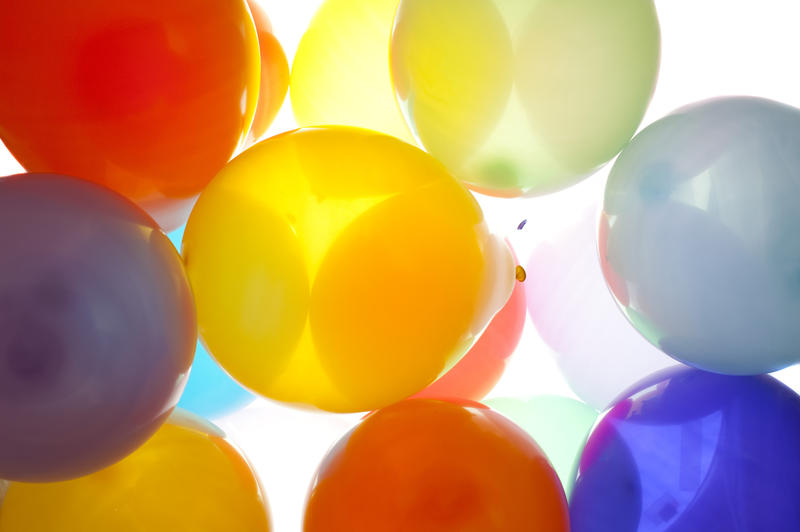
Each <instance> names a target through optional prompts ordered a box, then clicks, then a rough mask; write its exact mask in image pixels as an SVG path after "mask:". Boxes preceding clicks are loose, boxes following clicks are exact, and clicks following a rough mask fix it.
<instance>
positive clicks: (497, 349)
mask: <svg viewBox="0 0 800 532" xmlns="http://www.w3.org/2000/svg"><path fill="white" fill-rule="evenodd" d="M524 327H525V288H524V286H523V284H522V283H519V282H518V283H515V285H514V290H513V291H512V292H511V297H510V298H509V299H508V302H506V304H505V306H504V307H503V308H502V309H501V310H500V312H498V313H497V314H495V316H494V318H492V321H491V322H490V323H489V326H488V327H486V330H485V331H483V333H481V335H480V337H479V338H478V341H477V342H475V345H473V346H472V348H470V350H469V351H468V352H467V354H466V355H464V358H462V359H461V360H459V361H458V363H457V364H456V365H455V366H453V367H452V368H451V369H450V371H448V372H447V373H445V374H444V375H442V376H441V377H439V378H438V379H437V380H436V381H435V382H433V384H431V385H429V386H428V387H427V388H425V389H424V390H422V391H421V392H418V393H416V394H414V397H428V398H432V399H470V400H473V401H480V400H481V399H483V398H484V397H485V396H486V394H488V393H489V392H490V391H491V390H492V388H494V386H495V385H496V384H497V382H498V381H499V380H500V377H502V376H503V372H504V371H505V369H506V361H507V360H508V358H509V357H510V356H511V355H512V354H513V353H514V350H515V349H516V348H517V345H519V340H520V338H521V337H522V329H523V328H524Z"/></svg>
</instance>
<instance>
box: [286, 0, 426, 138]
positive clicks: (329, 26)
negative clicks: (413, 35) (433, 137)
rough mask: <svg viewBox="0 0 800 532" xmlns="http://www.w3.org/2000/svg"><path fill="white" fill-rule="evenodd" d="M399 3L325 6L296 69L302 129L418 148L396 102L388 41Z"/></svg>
mask: <svg viewBox="0 0 800 532" xmlns="http://www.w3.org/2000/svg"><path fill="white" fill-rule="evenodd" d="M397 3H398V0H325V1H324V2H323V3H322V5H321V6H320V8H319V11H317V13H316V14H315V15H314V18H313V19H312V20H311V24H310V26H309V27H308V29H307V30H306V32H305V34H304V35H303V38H302V39H301V41H300V44H299V46H298V47H297V54H296V55H295V57H294V62H293V63H292V78H291V87H290V95H291V98H292V109H293V110H294V116H295V119H296V120H297V123H298V124H300V125H301V126H319V125H326V124H341V125H346V126H357V127H364V128H367V129H372V130H375V131H380V132H382V133H386V134H387V135H392V136H395V137H397V138H399V139H402V140H405V141H406V142H410V143H415V142H414V138H413V136H412V135H411V132H410V130H409V129H408V126H407V125H406V123H405V120H404V119H403V114H402V113H401V112H400V107H399V106H398V105H397V102H396V101H395V98H394V92H393V90H392V78H391V75H390V74H389V59H388V58H389V40H390V38H391V35H392V21H393V20H394V14H395V11H396V10H397Z"/></svg>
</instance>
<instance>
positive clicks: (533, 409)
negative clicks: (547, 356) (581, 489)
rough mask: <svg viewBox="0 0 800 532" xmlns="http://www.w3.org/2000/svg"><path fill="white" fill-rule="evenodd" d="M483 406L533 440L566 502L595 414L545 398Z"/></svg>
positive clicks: (503, 400)
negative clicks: (556, 478)
mask: <svg viewBox="0 0 800 532" xmlns="http://www.w3.org/2000/svg"><path fill="white" fill-rule="evenodd" d="M485 403H486V405H487V406H489V407H491V408H492V409H494V410H496V411H497V412H500V413H501V414H503V415H504V416H506V417H507V418H509V419H510V420H511V421H513V422H514V423H516V424H517V425H519V427H520V428H521V429H523V430H524V431H525V432H527V433H528V434H529V435H530V436H531V437H532V438H533V439H534V440H536V443H538V444H539V445H540V446H541V448H542V450H543V451H544V452H545V454H546V455H547V458H548V459H549V460H550V463H551V464H552V465H553V468H554V469H555V470H556V473H558V477H559V478H560V479H561V484H562V485H563V486H564V492H565V493H566V495H567V498H569V497H570V494H571V493H572V488H573V485H574V483H575V475H576V474H577V472H578V460H579V459H580V455H581V451H583V446H584V445H585V444H586V438H587V437H588V436H589V431H591V430H592V426H593V425H594V423H595V421H596V420H597V416H598V414H597V411H596V410H595V409H593V408H592V407H590V406H588V405H587V404H585V403H582V402H580V401H576V400H575V399H570V398H568V397H558V396H548V395H542V396H538V397H533V398H531V399H527V400H524V399H516V398H508V397H498V398H492V399H489V400H487V401H486V402H485Z"/></svg>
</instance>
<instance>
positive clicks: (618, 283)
mask: <svg viewBox="0 0 800 532" xmlns="http://www.w3.org/2000/svg"><path fill="white" fill-rule="evenodd" d="M603 211H604V212H603V219H602V222H601V224H602V225H601V239H600V255H601V259H602V261H603V266H604V268H603V271H604V273H605V277H606V281H607V282H608V284H609V286H610V287H611V290H612V292H613V293H614V296H615V297H616V299H617V301H618V302H619V304H620V305H621V306H622V308H623V310H624V311H625V314H626V315H627V317H628V319H629V320H630V321H631V323H633V324H634V326H635V327H636V328H637V329H638V330H639V332H641V333H642V334H643V335H644V336H645V337H646V338H647V339H648V340H649V341H650V342H652V343H653V344H654V345H656V346H657V347H659V348H660V349H661V350H662V351H664V352H665V353H667V354H668V355H670V356H672V357H674V358H676V359H678V360H681V361H683V362H686V363H687V364H690V365H693V366H695V367H698V368H700V369H705V370H708V371H715V372H718V373H727V374H731V375H755V374H760V373H767V372H770V371H774V370H777V369H780V368H783V367H786V366H788V365H791V364H794V363H795V362H798V361H800V348H798V346H800V326H799V325H800V231H798V228H800V110H798V109H795V108H793V107H789V106H787V105H783V104H779V103H776V102H772V101H769V100H763V99H758V98H745V97H736V98H720V99H716V100H710V101H706V102H702V103H699V104H695V105H692V106H689V107H686V108H683V109H680V110H678V111H676V112H674V113H672V114H671V115H669V116H667V117H666V118H663V119H661V120H659V121H658V122H656V123H654V124H652V125H651V126H649V127H648V128H646V129H645V130H644V131H642V132H641V133H640V134H639V135H637V136H636V138H634V140H633V141H632V142H631V144H630V145H629V146H628V147H627V148H626V149H625V150H624V151H623V152H622V154H621V155H620V157H619V159H618V160H617V162H616V164H615V165H614V168H613V170H612V171H611V173H610V175H609V178H608V184H607V186H606V192H605V202H604V206H603ZM603 232H605V233H603Z"/></svg>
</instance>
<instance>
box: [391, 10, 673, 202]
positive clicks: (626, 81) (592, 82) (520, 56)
mask: <svg viewBox="0 0 800 532" xmlns="http://www.w3.org/2000/svg"><path fill="white" fill-rule="evenodd" d="M390 52H391V73H392V79H393V82H394V86H395V89H396V94H397V98H398V100H399V102H400V104H401V106H402V108H403V111H404V114H405V116H406V118H407V120H408V123H409V124H410V126H411V128H412V130H413V132H414V134H415V135H416V137H417V138H418V139H419V141H420V143H421V144H422V146H424V147H425V148H426V149H427V150H428V152H429V153H430V154H431V155H433V156H434V157H436V158H437V159H439V160H441V161H442V162H443V163H444V164H445V165H446V166H447V167H448V168H449V169H450V170H451V171H452V172H453V174H454V175H456V176H458V177H459V178H460V179H462V180H463V181H464V182H465V183H467V184H468V185H469V186H470V187H472V188H474V189H475V190H478V191H481V192H485V193H488V194H492V195H498V196H519V195H532V194H542V193H546V192H551V191H554V190H558V189H561V188H563V187H566V186H568V185H570V184H573V183H575V182H576V181H578V180H580V179H581V178H582V177H584V176H587V175H588V174H590V173H591V172H593V171H594V170H595V169H596V168H597V167H599V166H600V165H602V164H604V163H606V162H607V161H608V160H610V159H611V158H612V157H613V156H614V155H616V154H617V153H618V152H619V151H620V150H621V149H622V147H623V146H624V145H625V144H626V143H627V142H628V141H629V140H630V138H631V136H632V135H633V134H634V132H635V131H636V128H637V127H638V125H639V123H640V121H641V120H642V117H643V116H644V112H645V109H646V108H647V105H648V103H649V101H650V97H651V95H652V93H653V90H654V87H655V82H656V77H657V73H658V66H659V54H660V35H659V26H658V19H657V17H656V10H655V6H654V5H653V0H606V1H603V2H597V1H596V0H538V1H535V2H518V1H515V0H473V1H470V2H462V1H461V0H402V1H401V2H400V5H399V7H398V10H397V15H396V18H395V24H394V32H393V34H392V41H391V48H390Z"/></svg>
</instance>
